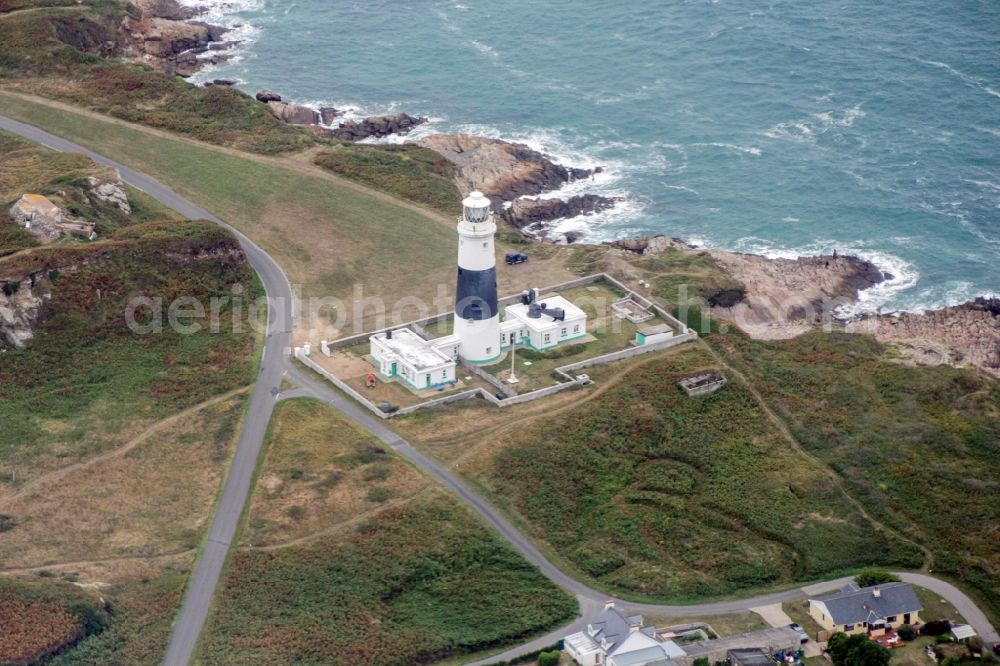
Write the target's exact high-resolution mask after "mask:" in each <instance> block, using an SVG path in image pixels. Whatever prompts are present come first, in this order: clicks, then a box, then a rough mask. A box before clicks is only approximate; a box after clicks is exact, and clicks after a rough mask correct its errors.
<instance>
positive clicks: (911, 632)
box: [896, 624, 917, 641]
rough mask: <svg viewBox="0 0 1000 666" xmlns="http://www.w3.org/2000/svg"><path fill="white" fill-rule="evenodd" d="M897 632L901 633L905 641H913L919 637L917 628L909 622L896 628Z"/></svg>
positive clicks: (900, 635)
mask: <svg viewBox="0 0 1000 666" xmlns="http://www.w3.org/2000/svg"><path fill="white" fill-rule="evenodd" d="M896 633H897V634H899V637H900V638H902V639H903V640H904V641H912V640H913V639H915V638H916V637H917V630H916V628H915V627H913V625H909V624H904V625H901V626H900V627H899V629H897V630H896Z"/></svg>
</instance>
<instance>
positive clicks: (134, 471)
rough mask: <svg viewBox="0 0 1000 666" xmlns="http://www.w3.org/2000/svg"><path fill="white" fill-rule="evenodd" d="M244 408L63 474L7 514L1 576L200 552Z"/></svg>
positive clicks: (42, 482)
mask: <svg viewBox="0 0 1000 666" xmlns="http://www.w3.org/2000/svg"><path fill="white" fill-rule="evenodd" d="M243 406H244V400H243V396H236V397H233V398H230V399H228V400H222V401H221V402H219V403H217V404H214V405H211V406H209V407H206V408H205V409H202V410H199V411H197V412H195V413H193V414H190V415H187V416H184V417H180V418H178V419H176V420H174V421H172V422H170V423H169V424H168V425H167V426H166V427H162V428H161V429H160V430H157V431H153V432H151V433H149V434H148V435H146V436H145V437H144V438H142V439H141V440H140V441H139V443H138V444H136V445H135V446H134V447H132V448H129V449H127V450H126V451H125V452H123V453H120V454H114V455H110V456H107V457H104V458H101V459H98V460H95V461H90V460H88V461H86V462H85V463H84V464H81V465H78V466H75V467H68V468H63V469H61V470H59V471H58V472H56V473H54V474H49V475H48V476H43V477H41V478H38V479H36V480H35V481H34V482H33V483H32V485H31V486H29V487H27V488H24V489H23V490H22V491H20V492H18V493H16V494H10V495H6V494H5V495H0V513H3V514H4V515H8V516H12V517H13V519H14V520H16V521H17V525H16V526H15V527H14V529H11V530H9V531H7V532H5V533H4V535H3V537H4V538H3V540H2V541H0V562H3V568H14V567H30V566H38V565H43V564H48V563H50V562H73V561H85V560H99V559H110V558H115V557H144V556H155V555H159V554H162V553H173V552H183V551H187V550H192V549H194V548H197V547H198V544H199V542H200V539H201V533H202V530H203V529H204V528H205V526H206V525H207V523H208V518H209V515H210V512H211V509H212V500H213V498H214V497H215V493H216V490H217V489H218V488H219V486H220V484H221V481H222V478H223V476H224V474H225V470H226V466H227V465H228V463H229V458H230V455H231V453H232V449H233V438H234V436H235V435H236V434H237V432H238V428H239V422H240V417H241V416H242V411H243Z"/></svg>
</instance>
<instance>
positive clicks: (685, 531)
mask: <svg viewBox="0 0 1000 666" xmlns="http://www.w3.org/2000/svg"><path fill="white" fill-rule="evenodd" d="M633 363H635V365H634V367H630V368H629V369H628V372H627V373H623V374H622V375H620V376H619V377H618V378H617V380H615V381H616V383H615V384H614V386H612V387H610V388H609V389H607V390H606V391H605V392H604V393H603V395H601V396H600V398H599V399H595V400H592V401H589V402H587V403H586V404H581V405H579V406H578V407H572V406H571V407H568V408H566V409H562V410H560V411H559V412H558V414H557V415H554V416H553V415H544V416H543V417H542V418H541V419H539V420H537V421H535V422H532V423H530V424H527V425H522V426H521V427H519V428H518V429H517V430H516V431H515V432H504V433H502V434H500V435H498V438H500V439H502V441H500V439H498V441H497V442H496V443H495V444H497V445H496V446H492V445H491V444H486V445H485V446H484V449H485V450H492V453H491V454H490V455H489V456H488V457H486V458H485V459H477V458H476V457H475V456H473V458H472V459H471V460H470V461H469V462H468V464H467V465H466V470H467V472H468V473H470V474H473V475H475V478H476V479H477V480H478V481H479V482H480V483H481V484H483V486H484V487H485V488H486V489H487V490H488V492H489V493H490V494H491V495H493V496H495V497H496V498H497V499H498V500H499V501H500V502H501V504H503V505H508V506H509V507H510V510H511V511H513V512H514V513H515V514H516V516H517V518H518V520H519V521H520V522H522V523H523V524H525V525H527V526H529V528H530V530H531V532H532V533H533V534H534V536H535V537H536V538H538V539H540V540H542V541H544V542H546V543H547V544H549V546H551V548H552V549H554V550H555V551H556V552H557V553H558V554H559V555H560V556H561V557H562V558H564V559H565V560H566V561H567V562H569V563H571V565H572V566H573V567H574V568H575V569H576V570H577V571H578V572H579V573H580V574H581V575H582V576H584V577H587V578H590V579H591V580H593V581H595V582H596V583H597V584H598V585H599V586H601V587H604V588H606V589H609V590H614V591H619V592H622V593H626V594H631V595H638V596H641V597H650V598H661V599H675V600H677V599H680V600H683V599H694V598H697V597H705V596H718V595H724V594H731V593H733V592H736V591H739V590H745V589H755V588H761V587H766V586H772V585H781V584H789V583H792V582H797V581H802V580H808V579H813V578H820V577H823V576H826V575H829V574H832V573H835V572H840V571H844V570H847V569H850V568H853V567H857V566H861V565H866V564H872V563H879V564H892V565H901V566H916V565H919V563H920V561H921V556H920V551H919V550H918V549H917V548H916V547H915V546H914V545H913V544H910V543H907V542H905V541H903V540H901V539H899V538H896V537H894V536H892V535H890V534H886V533H882V532H880V531H879V530H878V529H877V528H876V527H875V526H873V525H872V523H870V522H869V521H868V520H866V519H865V518H864V517H863V516H862V515H860V514H859V512H858V510H857V509H856V508H855V507H854V506H853V505H852V504H851V503H850V502H848V501H847V499H846V498H845V497H844V495H843V494H842V492H841V490H840V488H839V487H838V486H837V484H836V483H835V481H834V479H832V478H831V477H830V476H829V475H828V474H827V473H826V472H825V470H823V469H822V468H821V467H820V466H819V465H817V464H815V463H814V462H812V461H811V460H810V459H808V458H806V457H805V456H803V455H802V454H801V453H800V452H798V451H796V450H795V449H794V447H793V446H792V445H791V444H790V443H789V442H788V441H787V440H786V439H785V438H784V437H782V435H781V434H780V433H779V431H778V429H777V428H776V427H775V426H774V424H773V423H772V422H771V421H769V420H768V418H767V417H766V416H765V414H764V412H763V411H762V409H761V406H760V404H759V403H758V402H757V401H756V400H755V398H754V396H753V395H752V394H751V392H750V391H749V390H748V389H747V388H746V387H745V386H743V385H742V384H741V382H739V381H734V380H735V379H736V378H735V377H730V379H731V382H730V384H729V385H728V386H726V387H725V389H724V390H721V391H719V392H717V393H713V394H710V395H707V396H702V397H698V398H694V399H691V398H687V397H686V396H685V395H684V393H683V392H682V391H680V390H679V389H678V388H677V386H676V382H677V381H678V380H679V379H681V378H683V377H685V376H689V375H690V374H692V373H695V372H697V371H699V370H702V369H704V368H707V367H712V366H713V365H715V364H714V361H713V358H712V357H711V356H710V355H709V354H708V353H707V352H706V351H704V350H703V349H700V348H697V347H688V348H681V349H678V350H676V351H673V352H670V353H668V354H664V355H658V356H656V357H653V358H649V359H645V360H642V361H641V362H633Z"/></svg>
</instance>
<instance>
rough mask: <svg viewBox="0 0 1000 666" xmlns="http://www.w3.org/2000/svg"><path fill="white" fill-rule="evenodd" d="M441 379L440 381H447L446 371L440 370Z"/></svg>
mask: <svg viewBox="0 0 1000 666" xmlns="http://www.w3.org/2000/svg"><path fill="white" fill-rule="evenodd" d="M441 378H442V379H448V371H447V370H442V371H441Z"/></svg>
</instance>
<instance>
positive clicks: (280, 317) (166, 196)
mask: <svg viewBox="0 0 1000 666" xmlns="http://www.w3.org/2000/svg"><path fill="white" fill-rule="evenodd" d="M0 129H3V130H7V131H9V132H13V133H15V134H18V135H20V136H23V137H25V138H27V139H30V140H32V141H36V142H38V143H41V144H43V145H46V146H48V147H50V148H53V149H55V150H61V151H67V152H79V153H83V154H85V155H87V156H89V157H90V158H92V159H93V160H95V161H96V162H99V163H101V164H104V165H107V166H112V167H114V168H116V169H118V171H119V172H120V173H121V175H122V178H123V179H124V180H125V181H126V182H128V183H129V184H130V185H132V186H134V187H137V188H139V189H141V190H143V191H144V192H146V193H147V194H149V195H150V196H152V197H153V198H155V199H157V200H158V201H160V202H161V203H163V204H164V205H166V206H168V207H170V208H172V209H174V210H176V211H177V212H179V213H181V214H182V215H184V216H185V217H189V218H192V219H204V220H209V221H212V222H215V223H217V224H219V225H221V226H223V227H225V228H226V229H228V230H229V231H231V232H232V233H233V234H234V235H235V236H236V237H237V238H238V239H239V241H240V243H241V244H242V246H243V249H244V251H245V253H246V255H247V259H248V260H249V262H250V264H251V266H253V268H254V269H255V270H256V271H257V273H258V274H259V275H260V278H261V281H262V282H263V284H264V288H265V290H266V291H267V295H268V299H269V301H270V309H269V316H268V326H267V337H266V339H265V343H264V353H263V359H262V361H261V367H260V372H259V374H258V377H257V383H256V385H255V387H254V390H253V394H252V396H251V398H250V405H249V408H248V411H247V417H246V420H245V422H244V424H243V432H242V433H241V435H240V440H239V443H238V445H237V449H236V453H235V455H234V457H233V463H232V466H231V468H230V470H229V474H228V475H227V477H226V482H225V486H224V487H223V491H222V496H221V498H220V500H219V503H218V506H217V507H216V512H215V515H214V516H213V519H212V524H211V527H210V528H209V533H208V538H207V540H206V542H205V544H204V548H203V550H202V555H201V558H200V559H199V561H198V564H197V566H196V569H195V572H194V575H193V576H192V578H191V581H190V583H189V585H188V589H187V592H186V593H185V596H184V602H183V604H182V606H181V610H180V613H179V614H178V616H177V620H176V622H175V624H174V631H173V634H172V635H171V637H170V643H169V645H168V647H167V653H166V656H165V658H164V664H166V665H167V666H186V664H188V663H189V662H190V661H191V657H192V655H193V654H194V650H195V647H196V646H197V643H198V636H199V635H200V633H201V630H202V627H203V626H204V624H205V619H206V617H207V616H208V611H209V607H210V605H211V600H212V596H213V594H214V591H215V588H216V586H217V585H218V582H219V578H220V577H221V574H222V569H223V566H224V564H225V560H226V556H227V554H228V552H229V547H230V544H231V542H232V540H233V538H234V537H235V533H236V528H237V526H238V524H239V520H240V516H241V515H242V512H243V508H244V506H245V504H246V500H247V498H248V497H249V494H250V491H251V482H252V480H253V475H254V471H255V467H256V463H257V459H258V457H259V455H260V451H261V447H262V445H263V441H264V435H265V433H266V431H267V425H268V422H269V421H270V418H271V413H272V411H273V409H274V405H275V403H276V401H277V398H278V396H279V385H280V382H281V378H282V376H283V375H285V374H286V373H287V375H288V376H290V377H291V378H292V379H294V380H295V381H296V382H297V383H298V384H299V386H300V388H298V389H294V390H293V391H290V392H286V393H285V394H284V396H283V397H291V395H294V396H295V397H300V396H302V397H305V396H310V397H314V398H317V399H320V400H323V401H324V402H326V403H327V404H329V405H330V406H331V407H333V408H334V409H336V410H338V411H339V412H341V413H342V414H344V415H345V416H347V417H348V418H350V419H352V420H354V421H355V422H357V423H358V424H360V425H361V426H363V427H365V428H367V429H368V430H369V431H371V432H372V433H373V434H374V435H375V436H376V437H378V438H379V440H380V441H382V442H383V443H384V444H385V445H386V446H389V447H390V448H392V449H393V450H394V451H396V452H397V453H398V454H400V455H401V456H403V457H405V458H407V459H408V460H409V461H411V462H412V463H413V464H414V465H416V466H417V467H418V468H419V469H420V470H421V471H423V472H424V473H425V474H427V475H428V476H429V477H431V478H432V479H434V480H436V481H437V482H438V483H440V484H441V485H443V486H444V487H445V488H447V489H449V490H450V491H451V492H453V493H454V494H455V495H456V496H457V497H458V498H459V499H460V500H461V501H462V502H464V503H465V504H466V505H468V506H469V507H470V508H472V510H474V511H475V512H476V513H478V514H479V515H480V516H481V517H482V518H483V519H484V520H486V522H488V523H489V524H490V525H492V526H493V528H494V529H496V530H497V532H499V533H500V535H501V536H502V537H503V538H504V539H506V540H507V541H508V542H509V543H510V544H511V545H512V546H513V547H514V548H515V549H516V550H517V551H518V552H520V553H521V554H522V555H523V556H524V557H525V558H526V559H527V560H528V561H529V562H531V563H532V564H533V565H535V566H537V567H538V568H539V570H541V572H542V573H543V574H544V575H545V576H546V577H547V578H549V579H550V580H551V581H552V582H553V583H555V584H556V585H558V586H559V587H561V588H563V589H564V590H566V591H567V592H569V593H570V594H572V595H573V596H575V597H576V599H577V601H578V602H579V604H580V616H579V617H578V618H577V619H576V620H574V621H573V622H572V623H570V624H568V625H566V626H563V627H560V628H559V629H557V630H555V631H552V632H550V633H549V634H547V635H545V636H541V637H539V638H537V639H536V640H534V641H531V642H529V643H525V644H522V645H519V646H517V647H515V648H512V649H510V650H507V651H506V652H504V653H502V654H498V655H494V656H493V657H490V658H488V659H484V660H481V661H477V662H474V664H473V666H480V665H485V664H490V663H493V662H495V661H499V660H504V659H511V658H513V657H517V656H520V655H522V654H525V653H527V652H531V651H534V650H537V649H540V648H542V647H547V646H548V645H551V644H552V643H555V642H556V641H557V640H559V639H560V638H562V637H564V636H566V635H567V634H569V633H573V632H576V631H580V630H581V629H583V628H584V627H585V626H586V624H587V621H588V620H589V619H590V618H592V617H593V616H594V615H596V614H597V612H599V611H600V609H601V608H602V607H603V605H604V602H605V601H606V600H608V599H609V598H612V597H609V596H608V595H606V594H605V593H603V592H601V591H599V590H595V589H593V588H591V587H589V586H587V585H585V584H583V583H581V582H579V581H577V580H575V579H574V578H572V577H570V576H568V575H567V574H566V573H564V572H563V571H562V570H560V569H559V568H557V567H556V566H555V565H554V564H552V563H551V562H550V561H549V560H548V558H546V557H545V555H544V554H542V552H541V551H540V550H538V548H537V547H536V546H535V545H534V544H533V543H532V542H531V541H530V540H529V539H527V538H526V537H525V536H524V535H523V534H521V532H520V531H518V529H517V528H515V527H514V526H513V525H512V524H511V523H510V521H509V520H507V518H506V517H504V516H503V515H502V513H501V512H500V511H499V510H498V509H496V508H495V507H494V506H492V505H491V504H490V503H488V502H487V501H486V500H484V499H483V498H482V497H480V496H479V495H478V494H477V493H476V492H474V491H473V490H472V489H470V488H469V487H468V485H466V483H465V482H464V481H463V480H462V479H460V478H459V477H458V476H457V475H455V474H453V473H452V472H451V471H449V470H448V469H446V468H445V467H443V466H441V465H440V464H438V463H437V462H435V461H434V460H432V459H431V458H428V457H427V456H425V455H424V454H423V453H421V452H420V451H418V450H417V449H416V448H414V447H413V445H411V444H410V443H409V442H407V441H406V440H404V439H402V438H401V437H400V436H399V435H397V434H396V433H395V432H394V431H393V430H391V429H390V428H389V427H388V426H386V424H385V423H384V422H383V421H381V420H380V419H377V418H375V417H374V416H372V415H371V414H370V413H369V412H367V411H366V410H364V409H362V408H361V407H360V406H359V405H357V404H356V403H354V402H353V401H351V400H349V399H348V398H346V397H344V396H343V395H341V394H340V393H339V392H337V391H335V390H334V389H333V388H332V387H331V386H329V384H327V383H326V382H324V381H323V380H321V379H320V378H319V377H317V376H313V375H311V373H307V372H306V371H304V370H302V369H300V368H299V367H298V366H296V365H294V364H293V363H292V362H291V360H290V358H289V356H288V353H287V352H288V349H289V343H290V337H291V330H292V321H293V312H292V303H293V301H292V293H291V287H290V285H289V283H288V279H287V278H286V277H285V274H284V273H283V272H282V270H281V268H280V267H279V266H278V265H277V263H276V262H275V261H274V260H273V259H272V258H271V257H270V256H269V255H268V254H267V253H265V252H264V251H263V250H261V249H260V248H259V247H258V246H257V245H255V244H254V243H253V242H252V241H251V240H250V239H248V238H247V237H246V236H244V235H243V234H242V233H240V232H239V231H238V230H236V229H234V228H233V227H231V226H229V225H227V224H225V223H224V222H222V221H221V220H219V219H218V218H217V217H215V216H214V215H212V214H211V213H209V212H208V211H206V210H204V209H202V208H200V207H198V206H196V205H195V204H193V203H191V202H190V201H188V200H186V199H184V198H183V197H181V196H179V195H178V194H176V193H175V192H173V191H172V190H171V189H169V188H168V187H166V186H164V185H163V184H161V183H159V182H158V181H156V180H154V179H152V178H150V177H149V176H147V175H145V174H143V173H140V172H137V171H135V170H133V169H130V168H129V167H127V166H125V165H124V164H120V163H118V162H115V161H114V160H110V159H108V158H106V157H103V156H101V155H98V154H96V153H94V152H92V151H89V150H87V149H85V148H83V147H81V146H78V145H76V144H74V143H71V142H69V141H66V140H64V139H61V138H59V137H57V136H55V135H53V134H49V133H48V132H45V131H43V130H40V129H38V128H35V127H33V126H31V125H26V124H24V123H20V122H17V121H14V120H11V119H9V118H6V117H4V116H0ZM290 394H291V395H290ZM899 575H900V576H901V577H902V579H903V580H904V581H907V582H911V583H915V584H918V585H921V586H924V587H927V588H928V589H930V590H932V591H934V592H935V593H937V594H940V595H941V596H942V597H944V598H945V599H947V600H948V601H950V602H951V603H952V604H953V605H954V606H955V607H956V608H957V609H958V611H959V612H961V613H962V614H963V615H964V616H965V617H966V619H967V620H968V621H969V623H970V624H971V625H972V626H973V627H974V628H975V629H976V631H977V632H978V633H979V635H980V636H982V638H983V639H984V640H985V641H987V642H996V641H1000V637H998V635H997V632H996V630H995V629H994V628H993V627H992V626H991V625H990V623H989V621H988V619H987V618H986V616H985V614H984V613H983V612H982V611H980V610H979V608H978V607H977V606H976V604H975V602H973V601H972V599H970V598H969V597H968V596H967V595H966V594H965V593H964V592H962V591H961V590H959V589H958V588H957V587H955V586H954V585H951V584H950V583H947V582H945V581H942V580H939V579H937V578H934V577H932V576H928V575H926V574H916V573H907V572H901V573H900V574H899ZM849 580H850V578H849V577H845V578H838V579H835V580H832V581H826V582H824V583H817V584H813V585H807V586H806V587H803V588H796V589H791V590H785V591H780V592H774V593H771V594H765V595H760V596H757V597H753V598H748V599H735V600H729V601H718V602H712V603H704V604H695V605H664V604H640V603H634V602H629V601H624V600H616V601H617V602H618V603H620V605H621V606H623V607H625V608H627V609H629V610H632V611H635V612H641V613H657V614H663V615H681V614H683V615H686V616H692V615H713V614H717V613H729V612H735V611H744V610H749V609H750V608H753V607H756V606H765V605H769V604H775V603H780V602H782V601H790V600H792V599H797V598H800V597H803V596H807V595H810V594H816V593H818V592H820V591H824V590H830V589H835V588H837V587H839V586H841V585H843V584H845V583H846V582H847V581H849Z"/></svg>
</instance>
